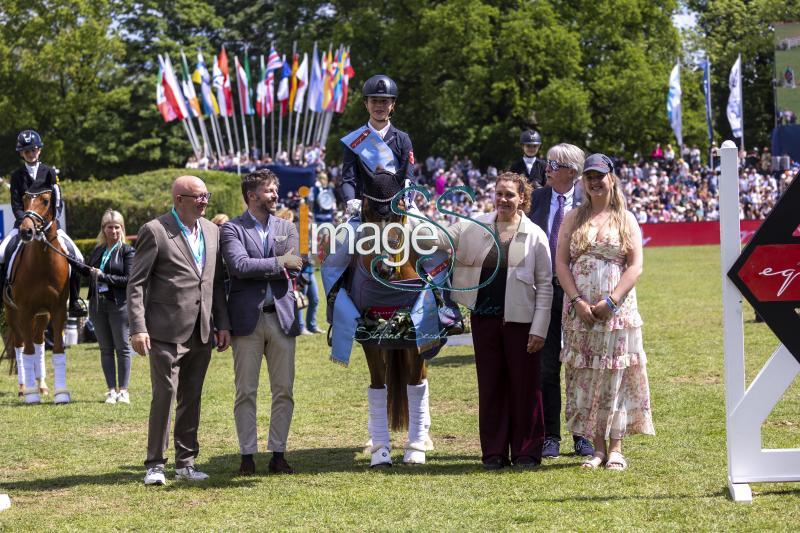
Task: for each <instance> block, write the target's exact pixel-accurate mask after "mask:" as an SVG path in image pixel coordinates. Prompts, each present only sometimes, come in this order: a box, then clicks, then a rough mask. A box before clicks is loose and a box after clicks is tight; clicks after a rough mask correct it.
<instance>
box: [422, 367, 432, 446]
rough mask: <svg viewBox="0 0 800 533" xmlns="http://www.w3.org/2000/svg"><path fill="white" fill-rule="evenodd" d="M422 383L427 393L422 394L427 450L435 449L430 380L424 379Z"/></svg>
mask: <svg viewBox="0 0 800 533" xmlns="http://www.w3.org/2000/svg"><path fill="white" fill-rule="evenodd" d="M422 384H423V385H425V394H423V395H422V413H423V414H422V417H423V419H422V422H423V424H424V425H425V450H427V451H431V450H433V441H432V440H431V437H430V429H431V404H430V386H429V385H428V380H427V379H423V380H422Z"/></svg>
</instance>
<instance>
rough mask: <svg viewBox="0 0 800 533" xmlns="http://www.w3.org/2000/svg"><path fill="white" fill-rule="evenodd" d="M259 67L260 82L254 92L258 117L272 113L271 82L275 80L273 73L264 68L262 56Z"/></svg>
mask: <svg viewBox="0 0 800 533" xmlns="http://www.w3.org/2000/svg"><path fill="white" fill-rule="evenodd" d="M261 67H262V68H261V81H260V82H259V83H258V89H257V90H256V112H257V113H258V116H260V117H261V116H266V115H269V114H270V113H272V104H273V80H274V79H275V78H274V74H273V72H272V71H271V70H266V68H265V67H264V56H261Z"/></svg>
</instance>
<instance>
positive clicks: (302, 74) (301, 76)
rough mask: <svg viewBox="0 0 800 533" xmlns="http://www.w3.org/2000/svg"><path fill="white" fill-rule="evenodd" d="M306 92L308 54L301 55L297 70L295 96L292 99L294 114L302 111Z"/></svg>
mask: <svg viewBox="0 0 800 533" xmlns="http://www.w3.org/2000/svg"><path fill="white" fill-rule="evenodd" d="M307 90H308V54H303V61H302V63H300V66H299V67H298V68H297V94H295V97H294V111H295V113H301V112H302V111H303V102H304V101H305V96H306V91H307Z"/></svg>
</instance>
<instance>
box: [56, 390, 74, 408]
mask: <svg viewBox="0 0 800 533" xmlns="http://www.w3.org/2000/svg"><path fill="white" fill-rule="evenodd" d="M71 400H72V396H71V395H70V393H69V390H67V389H56V390H55V391H53V403H54V404H56V405H63V404H66V403H69V402H70V401H71Z"/></svg>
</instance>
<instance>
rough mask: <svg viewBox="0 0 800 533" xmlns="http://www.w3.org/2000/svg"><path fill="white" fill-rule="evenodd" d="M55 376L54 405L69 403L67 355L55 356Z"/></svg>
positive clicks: (58, 354)
mask: <svg viewBox="0 0 800 533" xmlns="http://www.w3.org/2000/svg"><path fill="white" fill-rule="evenodd" d="M53 374H54V378H53V381H54V386H55V391H54V394H53V403H69V401H70V395H69V391H68V390H67V354H65V353H54V354H53Z"/></svg>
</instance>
